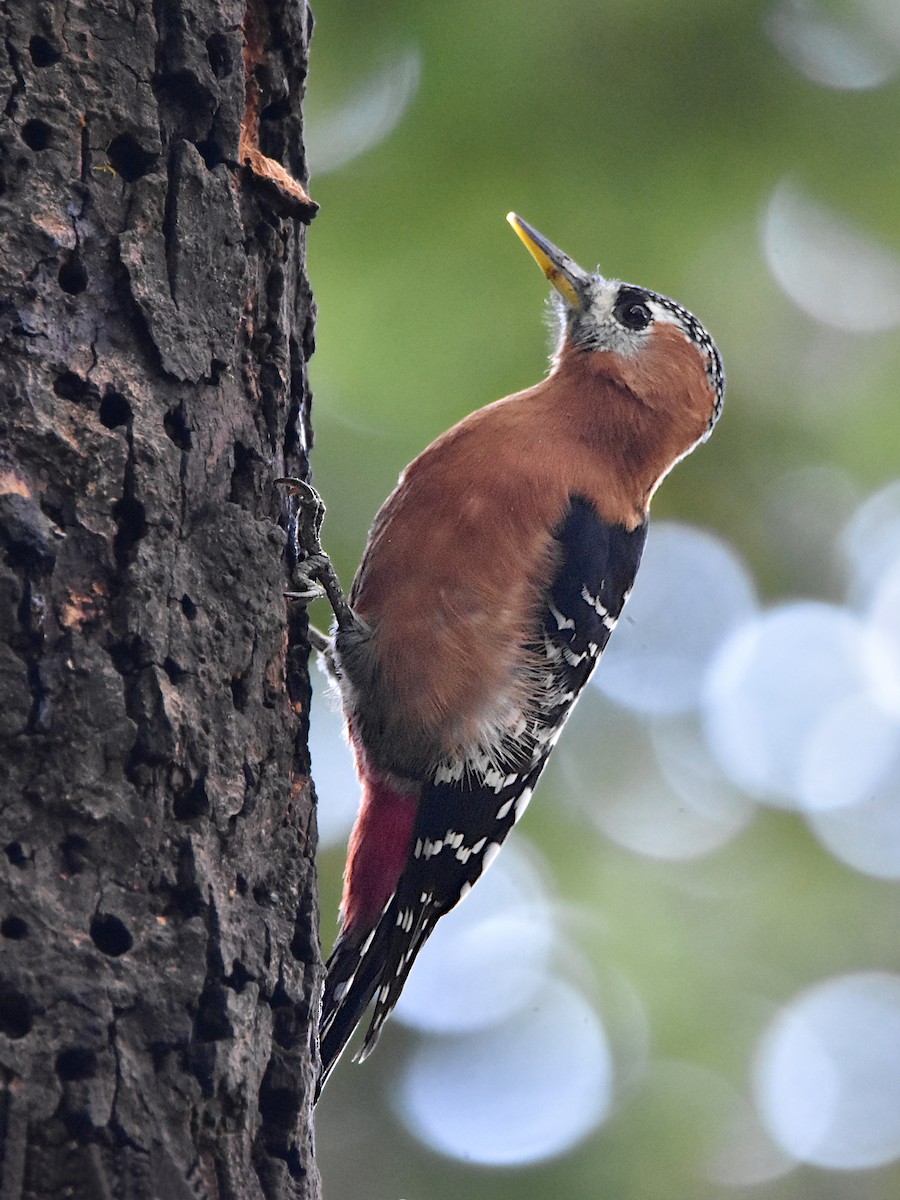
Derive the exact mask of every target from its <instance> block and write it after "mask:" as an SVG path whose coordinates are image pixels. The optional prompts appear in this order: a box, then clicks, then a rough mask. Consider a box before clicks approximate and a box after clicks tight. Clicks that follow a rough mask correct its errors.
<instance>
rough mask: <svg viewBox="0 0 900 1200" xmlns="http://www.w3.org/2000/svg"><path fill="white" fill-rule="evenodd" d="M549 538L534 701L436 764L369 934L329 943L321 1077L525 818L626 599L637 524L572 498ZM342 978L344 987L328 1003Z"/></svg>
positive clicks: (368, 1045) (392, 999) (640, 539)
mask: <svg viewBox="0 0 900 1200" xmlns="http://www.w3.org/2000/svg"><path fill="white" fill-rule="evenodd" d="M554 536H555V537H556V538H557V540H558V541H559V542H560V544H561V549H562V554H561V565H560V568H559V571H558V573H557V576H556V578H555V580H554V582H553V584H552V586H551V588H550V589H549V593H548V596H547V607H546V610H545V614H544V618H543V625H542V628H540V629H539V630H536V631H535V639H534V642H533V643H532V644H531V645H530V646H529V647H528V649H529V650H530V651H531V652H532V658H533V659H534V660H536V661H537V662H538V663H539V671H538V676H537V680H536V687H535V698H536V703H535V706H534V708H533V709H532V710H531V711H530V712H529V713H528V714H527V715H526V716H523V720H522V727H521V728H520V729H519V730H517V731H516V733H515V736H514V737H511V738H510V739H508V740H507V742H506V744H505V745H504V747H503V748H502V750H501V751H500V752H499V753H497V754H488V753H480V752H479V753H475V754H473V755H471V756H469V757H468V758H467V759H466V760H464V761H463V760H459V761H448V762H445V763H443V764H441V766H440V768H439V769H438V770H437V771H436V772H435V774H434V776H433V777H432V778H431V779H430V780H429V781H428V782H426V783H425V784H424V786H423V789H422V797H421V801H420V803H419V813H418V817H417V821H416V827H415V832H414V834H413V845H412V853H411V855H410V858H409V861H408V862H407V865H406V868H405V870H404V872H403V875H402V877H401V879H400V882H399V884H398V886H397V891H396V892H395V894H394V896H393V898H392V899H391V902H390V904H389V905H388V907H387V908H386V910H385V912H384V915H383V916H382V918H381V921H380V922H379V924H378V927H377V929H376V930H375V932H374V934H373V935H371V936H370V938H369V940H368V944H367V945H365V948H364V950H362V952H361V953H360V952H359V951H358V948H357V950H356V951H354V948H351V947H349V946H348V947H347V948H346V950H345V951H344V952H343V953H341V952H340V941H339V942H338V946H336V947H335V952H334V953H333V954H332V956H331V959H330V960H329V965H328V979H327V982H326V997H328V996H329V995H330V996H331V997H332V1000H331V1003H330V1004H329V1005H328V1006H327V1008H328V1013H327V1026H326V1025H323V1038H322V1059H323V1080H324V1077H325V1076H327V1074H328V1072H329V1071H330V1070H331V1068H332V1066H333V1065H334V1063H335V1061H336V1060H337V1057H338V1055H339V1054H340V1053H341V1051H342V1050H343V1048H344V1045H345V1044H346V1042H347V1040H348V1038H349V1037H350V1035H351V1033H352V1032H353V1029H354V1027H355V1026H356V1023H357V1022H358V1021H359V1019H360V1017H361V1015H362V1012H363V1011H364V1009H365V1007H366V1006H367V1004H368V1003H369V1001H370V1000H371V999H372V997H373V996H374V997H375V1011H374V1014H373V1017H372V1022H371V1024H370V1026H369V1029H368V1032H367V1034H366V1039H365V1043H364V1045H363V1048H362V1051H361V1054H360V1057H361V1058H364V1057H365V1056H366V1055H367V1054H368V1053H369V1052H370V1051H371V1050H372V1049H373V1048H374V1046H375V1043H376V1041H377V1039H378V1036H379V1034H380V1032H381V1029H382V1027H383V1025H384V1022H385V1021H386V1020H387V1018H388V1016H389V1015H390V1013H391V1010H392V1009H393V1007H394V1005H395V1004H396V1003H397V1000H398V999H399V997H400V993H401V991H402V989H403V985H404V983H405V982H406V979H407V976H408V975H409V972H410V969H411V968H412V965H413V962H414V961H415V959H416V956H417V954H418V953H419V951H420V950H421V948H422V946H423V945H424V944H425V942H426V940H427V939H428V936H429V935H430V933H431V931H432V930H433V929H434V927H435V925H436V924H437V921H438V920H439V918H440V917H442V916H443V915H444V913H446V912H449V910H450V909H451V908H453V907H454V905H455V904H457V902H458V901H459V900H460V899H461V898H462V897H463V896H464V895H465V894H466V893H467V892H468V891H469V890H470V888H471V887H472V885H473V884H474V883H475V881H476V880H477V879H478V877H479V876H480V875H481V873H482V872H483V871H484V870H485V869H486V868H487V867H488V866H489V865H490V863H491V862H492V861H493V858H494V857H495V855H496V854H497V853H498V851H499V849H500V846H501V844H502V842H503V840H504V838H505V837H506V835H507V834H508V833H509V831H510V829H512V827H513V825H514V824H515V823H516V821H517V820H518V819H519V817H520V816H521V815H522V813H523V812H524V811H525V808H526V806H527V804H528V801H529V800H530V798H531V795H532V792H533V791H534V788H535V786H536V785H537V781H538V778H539V776H540V774H541V771H542V770H543V768H544V765H545V763H546V761H547V758H548V757H549V754H550V751H551V750H552V749H553V746H554V745H555V744H556V740H557V738H558V737H559V734H560V733H561V731H562V727H563V725H564V723H565V720H566V717H567V716H568V714H569V711H570V709H571V707H572V705H573V704H574V702H575V700H576V699H577V697H578V694H579V692H580V691H581V689H582V688H583V687H584V685H585V683H586V682H587V680H588V678H589V677H590V674H591V672H592V671H593V669H594V667H595V666H596V664H597V660H598V658H599V657H600V655H601V653H602V652H603V649H604V647H605V646H606V643H607V642H608V641H609V636H610V633H611V632H612V630H613V629H614V628H615V624H616V621H617V620H618V618H619V614H620V613H621V611H622V607H623V605H624V604H625V601H626V599H627V598H628V593H629V592H630V590H631V586H632V584H633V582H634V577H635V574H636V573H637V569H638V565H639V563H640V559H641V553H642V551H643V547H644V540H645V538H646V524H643V525H640V526H639V527H638V528H637V529H635V530H633V531H628V530H627V529H625V528H624V526H620V525H609V524H607V523H606V522H604V521H603V520H601V519H600V517H599V516H598V515H597V512H596V510H595V509H594V507H593V505H591V504H590V503H589V502H588V501H587V500H585V499H583V498H582V497H578V496H576V497H573V498H572V501H571V504H570V508H569V511H568V513H567V514H566V517H565V518H564V520H563V521H562V522H561V523H560V525H559V527H558V528H557V529H556V530H555V531H554ZM348 981H349V982H348ZM342 982H343V983H345V984H346V986H345V987H344V988H343V989H342V990H341V991H340V992H339V993H338V997H337V999H334V996H335V992H336V991H337V989H338V986H339V985H340V983H342Z"/></svg>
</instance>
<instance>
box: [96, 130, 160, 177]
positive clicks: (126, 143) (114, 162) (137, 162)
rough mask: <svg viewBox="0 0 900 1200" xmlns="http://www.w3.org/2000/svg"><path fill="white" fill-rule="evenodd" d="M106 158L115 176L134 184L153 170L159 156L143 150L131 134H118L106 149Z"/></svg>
mask: <svg viewBox="0 0 900 1200" xmlns="http://www.w3.org/2000/svg"><path fill="white" fill-rule="evenodd" d="M106 157H107V158H108V159H109V165H110V166H111V167H112V169H113V170H114V171H115V172H116V174H117V175H121V176H122V178H123V179H124V180H125V182H126V183H134V181H135V180H136V179H140V178H141V177H142V176H143V175H147V174H149V173H150V171H152V170H153V168H154V167H155V166H156V160H157V158H158V157H159V155H158V154H154V153H153V152H152V151H150V150H145V149H144V147H143V146H142V145H141V143H140V142H139V141H138V140H137V138H136V137H134V136H133V135H132V134H130V133H120V134H119V135H118V137H114V138H113V140H112V141H111V142H110V143H109V145H108V146H107V147H106Z"/></svg>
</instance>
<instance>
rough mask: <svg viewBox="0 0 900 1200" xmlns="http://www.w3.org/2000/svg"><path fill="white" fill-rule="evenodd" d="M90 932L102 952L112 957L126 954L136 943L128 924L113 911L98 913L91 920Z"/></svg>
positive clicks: (92, 939)
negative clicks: (114, 914) (115, 915)
mask: <svg viewBox="0 0 900 1200" xmlns="http://www.w3.org/2000/svg"><path fill="white" fill-rule="evenodd" d="M90 934H91V941H92V942H93V943H94V945H95V946H96V947H97V949H98V950H99V951H100V953H101V954H108V955H109V957H110V958H118V957H119V956H120V955H122V954H125V953H126V951H128V950H130V949H131V947H132V945H133V944H134V939H133V938H132V936H131V933H130V932H129V930H128V926H127V925H126V924H125V922H124V921H120V920H119V918H118V917H114V916H113V914H112V913H97V915H96V916H95V917H94V919H93V921H91V929H90Z"/></svg>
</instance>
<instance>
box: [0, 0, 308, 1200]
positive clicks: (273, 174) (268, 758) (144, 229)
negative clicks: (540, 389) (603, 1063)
mask: <svg viewBox="0 0 900 1200" xmlns="http://www.w3.org/2000/svg"><path fill="white" fill-rule="evenodd" d="M310 24H311V22H310V20H309V14H308V12H307V10H306V8H305V4H304V3H303V2H302V0H300V2H298V0H250V7H249V10H247V11H245V7H244V4H243V3H235V2H233V0H164V2H163V0H155V3H151V0H128V2H127V3H118V2H112V0H111V2H109V3H106V2H104V3H95V2H94V0H67V2H65V3H64V2H63V0H0V27H2V33H3V45H2V47H0V748H2V759H0V934H2V937H0V1139H2V1141H0V1155H2V1164H0V1179H2V1187H0V1190H2V1195H3V1197H4V1200H5V1198H6V1197H17V1196H27V1197H56V1196H62V1195H74V1196H77V1197H94V1196H97V1197H100V1196H112V1195H115V1196H123V1197H124V1196H127V1197H157V1196H159V1197H166V1198H169V1197H173V1198H177V1197H181V1196H183V1197H195V1198H196V1197H207V1196H208V1197H222V1198H223V1200H224V1198H232V1197H233V1198H235V1200H237V1198H238V1197H240V1198H241V1200H245V1198H251V1197H254V1196H258V1197H263V1196H265V1197H282V1196H292V1197H302V1198H304V1200H307V1198H309V1200H313V1198H315V1197H317V1196H318V1194H319V1185H318V1177H317V1174H316V1169H315V1164H314V1161H313V1158H312V1151H311V1132H310V1129H311V1125H310V1113H311V1101H312V1096H313V1081H314V1078H315V1071H316V1063H315V1061H314V1057H313V1054H314V1052H313V1049H312V1045H313V1041H314V1039H313V1037H312V1033H311V1030H312V1019H313V1016H314V1013H315V1009H316V1005H317V989H318V986H319V978H320V970H321V967H320V960H319V949H318V937H317V925H316V921H317V917H316V909H317V901H316V882H315V875H314V869H313V866H312V856H313V853H314V849H315V836H316V835H315V819H314V813H313V809H312V801H311V791H310V786H309V780H308V757H307V751H306V734H307V728H306V719H305V714H306V712H307V710H308V680H307V677H306V665H305V659H304V656H303V654H302V645H301V643H302V640H303V636H304V630H303V617H302V614H300V613H298V614H295V615H294V616H292V618H291V626H290V629H289V630H288V628H287V624H286V618H285V606H284V602H283V599H282V595H281V593H282V590H283V588H284V586H285V567H284V545H285V535H284V532H283V528H282V526H283V512H284V509H285V507H286V506H285V501H284V498H283V496H282V495H280V494H279V493H278V490H277V489H276V488H274V487H273V485H272V480H273V479H274V478H276V477H277V476H280V475H284V474H301V475H302V474H304V473H305V471H306V457H305V448H306V446H307V445H308V442H309V438H310V427H309V395H308V389H307V383H306V362H307V359H308V357H309V355H310V354H311V352H312V321H313V308H312V300H311V296H310V293H309V289H308V285H307V282H306V278H305V274H304V253H305V228H306V226H305V222H308V220H309V218H310V217H311V216H312V214H313V212H314V206H312V205H311V204H309V203H307V201H306V199H305V197H304V194H303V192H302V189H300V188H299V187H298V185H297V184H296V183H295V181H296V180H298V179H301V180H302V178H303V175H304V169H305V168H304V162H303V157H302V155H303V150H302V126H301V116H300V103H301V98H302V91H303V86H304V80H305V71H306V57H307V48H308V35H309V28H310ZM242 127H243V128H242ZM247 164H249V165H247ZM279 172H281V173H279ZM286 676H287V681H288V685H289V686H288V688H287V689H286V687H285V679H286Z"/></svg>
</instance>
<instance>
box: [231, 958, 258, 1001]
mask: <svg viewBox="0 0 900 1200" xmlns="http://www.w3.org/2000/svg"><path fill="white" fill-rule="evenodd" d="M255 978H256V976H255V975H253V974H251V972H250V971H248V970H247V968H246V967H245V966H244V964H243V963H242V962H241V960H240V959H239V958H236V959H235V960H234V962H233V963H232V964H231V974H230V975H226V976H225V986H226V987H230V988H232V989H233V990H234V991H236V992H237V993H238V994H240V993H241V992H242V991H243V990H244V988H245V987H246V986H247V984H248V983H252V982H253V980H254V979H255Z"/></svg>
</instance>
